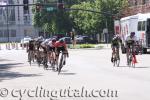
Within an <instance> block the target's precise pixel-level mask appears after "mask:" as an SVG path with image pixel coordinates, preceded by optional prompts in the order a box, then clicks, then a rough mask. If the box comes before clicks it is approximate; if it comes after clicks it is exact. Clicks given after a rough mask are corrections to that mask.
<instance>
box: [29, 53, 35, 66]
mask: <svg viewBox="0 0 150 100" xmlns="http://www.w3.org/2000/svg"><path fill="white" fill-rule="evenodd" d="M32 61H33V62H34V52H33V51H31V50H29V51H28V62H29V64H30V66H31V62H32Z"/></svg>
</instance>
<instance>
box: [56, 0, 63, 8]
mask: <svg viewBox="0 0 150 100" xmlns="http://www.w3.org/2000/svg"><path fill="white" fill-rule="evenodd" d="M57 8H58V9H60V10H63V9H64V3H63V0H58V3H57Z"/></svg>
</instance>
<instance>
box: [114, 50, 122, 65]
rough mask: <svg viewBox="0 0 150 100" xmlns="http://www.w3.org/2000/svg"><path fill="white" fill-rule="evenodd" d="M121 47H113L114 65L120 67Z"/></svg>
mask: <svg viewBox="0 0 150 100" xmlns="http://www.w3.org/2000/svg"><path fill="white" fill-rule="evenodd" d="M118 49H119V48H117V47H114V48H113V65H114V66H117V67H119V64H120V58H119V50H118Z"/></svg>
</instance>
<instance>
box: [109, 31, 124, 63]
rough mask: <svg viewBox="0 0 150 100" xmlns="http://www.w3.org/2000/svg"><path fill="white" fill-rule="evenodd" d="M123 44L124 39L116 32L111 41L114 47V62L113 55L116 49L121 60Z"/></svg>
mask: <svg viewBox="0 0 150 100" xmlns="http://www.w3.org/2000/svg"><path fill="white" fill-rule="evenodd" d="M120 44H121V45H122V40H121V38H120V36H119V34H118V33H116V34H115V35H114V37H113V39H112V41H111V48H112V57H111V62H113V55H114V53H115V50H116V52H117V55H118V59H119V60H120V56H119V47H120V46H119V45H120Z"/></svg>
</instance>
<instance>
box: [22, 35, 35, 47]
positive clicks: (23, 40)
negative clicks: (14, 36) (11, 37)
mask: <svg viewBox="0 0 150 100" xmlns="http://www.w3.org/2000/svg"><path fill="white" fill-rule="evenodd" d="M31 39H32V38H31V37H29V36H26V37H24V38H23V39H21V41H20V46H21V47H22V46H24V47H26V45H27V43H29V41H30V40H31Z"/></svg>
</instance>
